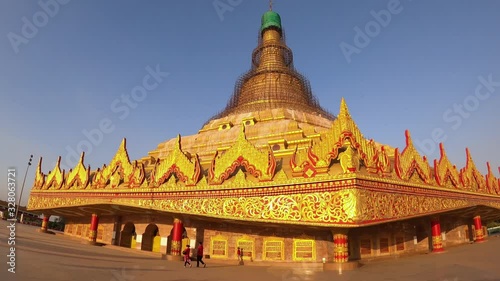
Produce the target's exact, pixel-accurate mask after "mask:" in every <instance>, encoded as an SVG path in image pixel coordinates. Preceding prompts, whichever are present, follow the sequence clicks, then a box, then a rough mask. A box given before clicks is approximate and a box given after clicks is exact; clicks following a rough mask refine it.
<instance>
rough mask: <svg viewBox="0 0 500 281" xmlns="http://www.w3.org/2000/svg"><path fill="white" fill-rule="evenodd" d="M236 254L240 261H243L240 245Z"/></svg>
mask: <svg viewBox="0 0 500 281" xmlns="http://www.w3.org/2000/svg"><path fill="white" fill-rule="evenodd" d="M236 255H238V261H241V250H240V247H238V251H237V252H236Z"/></svg>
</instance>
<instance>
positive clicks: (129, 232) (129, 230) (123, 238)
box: [120, 222, 137, 248]
mask: <svg viewBox="0 0 500 281" xmlns="http://www.w3.org/2000/svg"><path fill="white" fill-rule="evenodd" d="M136 236H137V234H136V233H135V225H134V224H133V223H131V222H127V223H126V224H125V226H123V230H122V231H121V232H120V246H121V247H125V248H135V238H136Z"/></svg>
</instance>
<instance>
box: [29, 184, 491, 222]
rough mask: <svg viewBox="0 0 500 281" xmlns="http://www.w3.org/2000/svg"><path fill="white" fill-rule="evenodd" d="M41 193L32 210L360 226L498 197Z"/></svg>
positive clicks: (365, 193) (32, 202)
mask: <svg viewBox="0 0 500 281" xmlns="http://www.w3.org/2000/svg"><path fill="white" fill-rule="evenodd" d="M39 194H40V193H38V194H37V193H32V194H31V196H30V200H29V203H28V208H29V209H30V210H46V209H55V208H61V207H65V208H66V207H72V206H85V205H93V204H115V205H124V206H134V207H139V208H145V209H153V210H158V211H166V212H171V213H180V214H185V213H191V214H196V215H201V216H208V217H216V218H226V219H235V220H246V221H256V222H258V221H260V222H279V223H290V224H311V225H322V226H332V225H346V224H347V225H363V224H366V223H372V222H381V221H390V220H399V219H404V218H407V217H414V216H417V215H425V214H432V213H436V212H440V211H447V210H454V209H460V208H465V207H469V206H476V205H485V206H490V207H493V208H496V209H500V202H496V201H493V200H490V199H488V200H475V199H467V198H464V199H454V198H447V197H430V196H423V195H411V194H398V193H386V192H379V191H370V190H358V189H345V190H340V191H334V192H318V193H308V194H291V195H273V196H254V197H241V196H240V197H237V195H235V197H231V198H221V197H213V198H200V197H196V198H159V199H154V200H153V199H136V198H123V197H120V196H116V197H112V198H110V197H105V198H98V197H92V198H68V197H52V196H53V195H52V196H51V197H45V196H43V195H41V194H40V195H39ZM61 196H64V195H61ZM75 212H77V211H76V210H75Z"/></svg>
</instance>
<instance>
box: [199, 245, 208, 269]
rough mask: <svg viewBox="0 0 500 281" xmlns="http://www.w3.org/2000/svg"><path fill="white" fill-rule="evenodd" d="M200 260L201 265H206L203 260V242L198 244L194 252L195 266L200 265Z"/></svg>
mask: <svg viewBox="0 0 500 281" xmlns="http://www.w3.org/2000/svg"><path fill="white" fill-rule="evenodd" d="M200 262H201V264H203V267H207V264H206V263H205V262H203V242H200V244H199V245H198V251H197V253H196V267H200Z"/></svg>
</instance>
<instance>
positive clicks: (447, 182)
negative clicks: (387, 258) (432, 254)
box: [28, 13, 500, 261]
mask: <svg viewBox="0 0 500 281" xmlns="http://www.w3.org/2000/svg"><path fill="white" fill-rule="evenodd" d="M276 15H277V14H272V13H271V16H270V17H271V18H272V19H273V21H270V22H264V21H263V29H262V33H261V39H260V41H259V45H258V46H257V48H256V49H255V50H254V53H253V55H252V69H251V70H250V71H249V72H248V73H247V74H246V75H244V76H243V77H242V78H241V79H240V80H239V81H238V84H237V87H236V90H235V93H234V94H233V96H232V98H231V99H230V101H229V103H228V105H227V106H226V108H225V109H224V110H223V111H222V112H221V113H219V114H218V115H216V116H215V117H214V118H212V119H210V120H209V121H208V122H207V123H206V124H204V126H203V127H202V128H201V129H200V130H199V131H198V133H197V134H194V135H191V136H183V137H182V138H181V136H180V135H179V136H177V137H176V138H173V139H171V140H169V141H166V142H164V143H160V144H159V145H158V147H157V148H156V149H153V150H152V151H150V152H149V155H148V156H146V157H144V158H142V159H137V160H134V161H131V160H130V159H129V155H128V152H127V147H126V140H125V139H123V141H122V143H121V144H120V146H119V148H118V151H117V152H116V154H115V156H114V157H113V159H112V160H111V161H110V163H109V164H108V165H103V167H102V168H98V169H96V170H92V169H91V168H90V167H86V166H85V164H84V154H83V153H82V155H81V158H80V161H79V162H78V164H77V165H76V166H75V167H74V168H73V169H71V170H70V171H68V172H66V171H64V170H61V168H60V161H61V158H60V157H59V159H58V161H57V164H56V167H55V168H54V169H52V171H51V172H49V173H48V174H47V175H45V174H44V173H43V172H42V158H40V161H39V163H38V167H37V171H36V176H35V181H34V184H33V189H32V191H31V195H30V199H29V203H28V208H29V209H31V210H38V211H42V212H44V213H48V214H58V215H64V216H68V217H78V216H84V215H85V214H88V212H87V211H88V210H91V211H92V212H99V214H100V215H101V216H115V215H117V214H120V213H127V214H134V215H137V214H143V213H148V214H150V211H153V212H154V213H156V214H158V213H159V214H165V215H167V214H168V215H169V216H174V217H176V216H193V217H196V218H197V219H199V218H201V219H207V220H210V221H212V222H213V221H216V222H222V221H224V222H227V221H231V222H234V221H237V222H238V223H239V224H241V225H260V226H262V225H264V224H273V225H288V226H290V227H292V225H293V227H294V228H300V227H302V228H303V229H312V228H307V227H309V226H313V227H314V229H321V228H323V229H326V230H332V229H336V230H335V231H337V230H338V231H337V232H335V231H334V230H332V231H334V232H335V233H334V234H333V236H334V237H337V238H338V239H337V240H339V239H340V240H342V239H344V240H345V241H344V242H339V243H338V245H337V246H336V247H337V248H336V250H335V251H336V253H337V259H339V260H342V261H344V260H347V256H348V254H347V252H348V249H347V247H348V245H349V244H348V243H347V239H348V238H347V237H348V235H347V231H345V230H346V229H347V228H349V229H352V230H355V229H356V228H358V227H365V226H366V227H369V226H372V225H376V224H382V223H387V222H398V223H399V222H401V221H403V220H408V219H412V218H416V217H424V216H430V215H436V214H440V213H453V212H455V211H460V210H476V209H474V208H476V207H478V206H481V208H487V209H488V210H490V211H491V210H494V214H493V217H496V218H498V217H499V214H500V213H499V212H498V210H499V209H500V180H499V179H498V178H496V177H495V175H494V174H493V172H492V169H491V167H490V164H489V163H488V174H487V175H486V176H485V175H482V174H481V173H480V172H479V171H478V170H477V168H476V165H475V163H474V161H473V159H472V155H471V153H470V151H469V150H468V149H466V159H467V162H466V166H465V167H464V168H462V169H460V170H458V169H457V167H456V166H455V165H453V164H452V163H451V162H450V160H449V159H448V156H447V155H446V151H445V149H444V146H443V145H442V144H441V145H440V151H441V157H440V159H439V160H434V161H433V162H431V164H432V163H433V164H434V165H433V166H431V165H430V163H429V161H428V159H427V158H426V157H425V156H422V155H420V153H419V152H418V151H417V149H416V148H415V146H414V144H413V141H412V139H411V136H410V132H409V131H406V132H405V137H406V146H405V147H404V148H403V149H399V148H393V147H390V146H388V145H383V144H380V143H378V142H376V141H375V140H372V139H367V138H365V137H364V135H363V134H362V132H361V130H360V128H358V126H357V124H356V123H355V121H354V119H353V118H352V117H351V114H350V113H349V109H348V106H347V103H346V101H345V100H344V98H341V100H340V109H339V112H338V115H337V116H336V117H335V116H333V115H332V114H330V113H328V112H327V111H325V110H323V109H322V108H321V107H320V106H319V103H318V102H317V100H316V99H315V98H314V97H313V96H312V93H311V91H310V88H309V85H308V82H307V80H306V79H305V78H304V77H302V76H301V75H300V74H299V73H298V72H296V71H295V68H294V67H293V63H292V62H293V60H292V53H291V50H290V49H289V48H288V47H287V46H286V43H285V41H284V38H283V36H282V35H283V31H282V30H281V26H280V22H278V21H276ZM269 24H270V25H269ZM268 25H269V26H270V27H269V26H268ZM176 223H180V221H176ZM73 228H74V229H80V228H81V226H78V227H73ZM339 229H343V231H340V230H339ZM78 231H80V232H81V229H80V230H78ZM78 231H77V232H78ZM219 232H220V231H219ZM219 232H218V233H217V234H216V235H214V236H211V237H210V241H209V242H207V244H206V245H207V247H208V248H209V249H210V252H211V255H212V256H214V257H224V258H227V257H230V256H233V253H232V251H233V248H234V247H235V246H234V245H240V246H241V247H247V248H248V251H249V253H248V257H251V258H252V259H253V258H256V257H259V258H260V259H262V260H277V261H281V260H285V259H286V258H287V257H285V255H286V254H287V251H286V250H285V248H286V247H287V246H286V243H287V242H286V240H285V238H283V237H274V236H272V237H270V236H269V235H268V236H266V237H264V239H260V240H259V241H258V242H257V241H256V239H255V236H253V237H251V236H243V235H241V234H242V233H240V234H239V236H238V238H235V237H228V236H225V235H222V234H220V233H219ZM247 234H248V233H247ZM127 235H128V236H126V237H127V239H128V241H133V242H134V243H135V238H133V236H132V233H128V234H127ZM249 235H250V234H249ZM339 237H340V238H339ZM412 237H413V236H412ZM233 238H234V239H233ZM131 239H132V240H131ZM156 239H157V238H156ZM293 239H294V240H293V242H292V243H289V244H288V245H289V247H292V249H293V255H291V258H290V256H289V258H288V259H293V260H294V261H314V260H317V259H319V258H321V257H320V256H319V254H318V253H317V250H318V249H319V248H318V247H320V246H317V244H319V243H318V240H314V238H307V237H306V236H304V237H299V236H297V237H294V238H293ZM401 239H403V238H401ZM401 239H400V238H398V241H401ZM340 240H339V241H340ZM365 240H366V239H365ZM342 241H343V240H342ZM370 241H371V240H370ZM384 241H385V240H384ZM387 241H388V240H387ZM128 243H129V244H131V243H130V242H128ZM137 243H139V242H137ZM179 243H180V242H179V241H177V240H176V241H172V244H171V247H172V249H174V250H175V251H177V253H178V252H179V250H180V246H181V244H179ZM384 243H385V242H384ZM387 243H389V242H387ZM132 244H133V243H132ZM233 244H234V245H233ZM361 244H363V245H365V244H367V243H361ZM368 244H370V245H371V242H370V243H368ZM398 245H399V244H398ZM365 246H366V245H365ZM365 246H363V247H365ZM370 247H371V246H370ZM402 247H403V249H404V245H403V246H402ZM365 248H366V249H364V250H362V251H361V254H363V253H365V252H370V253H371V251H372V250H371V248H367V247H365ZM400 248H401V247H400V246H398V249H400ZM257 251H258V252H257Z"/></svg>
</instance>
